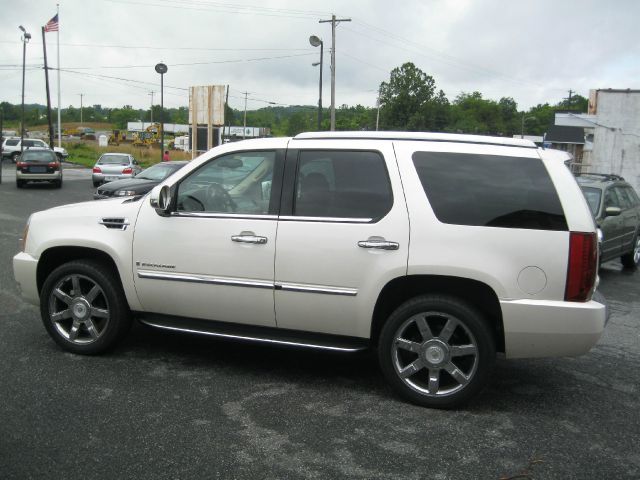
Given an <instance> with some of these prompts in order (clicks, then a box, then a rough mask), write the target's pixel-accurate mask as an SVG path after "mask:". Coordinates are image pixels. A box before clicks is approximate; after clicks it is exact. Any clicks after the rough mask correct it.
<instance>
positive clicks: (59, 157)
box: [56, 153, 63, 163]
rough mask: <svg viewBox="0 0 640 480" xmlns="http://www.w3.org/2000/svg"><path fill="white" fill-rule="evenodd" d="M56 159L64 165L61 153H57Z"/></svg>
mask: <svg viewBox="0 0 640 480" xmlns="http://www.w3.org/2000/svg"><path fill="white" fill-rule="evenodd" d="M56 157H58V161H59V162H60V163H62V160H63V157H62V154H61V153H56Z"/></svg>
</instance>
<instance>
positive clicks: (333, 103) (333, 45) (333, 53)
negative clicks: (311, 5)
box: [319, 15, 351, 131]
mask: <svg viewBox="0 0 640 480" xmlns="http://www.w3.org/2000/svg"><path fill="white" fill-rule="evenodd" d="M350 21H351V19H350V18H341V19H336V16H335V15H331V20H320V21H319V23H331V131H334V130H335V129H336V23H340V22H350Z"/></svg>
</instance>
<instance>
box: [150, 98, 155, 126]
mask: <svg viewBox="0 0 640 480" xmlns="http://www.w3.org/2000/svg"><path fill="white" fill-rule="evenodd" d="M154 93H155V92H154V91H153V90H151V92H149V95H151V108H150V109H149V113H150V114H151V120H149V122H150V123H153V94H154Z"/></svg>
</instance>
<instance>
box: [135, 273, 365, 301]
mask: <svg viewBox="0 0 640 480" xmlns="http://www.w3.org/2000/svg"><path fill="white" fill-rule="evenodd" d="M138 278H146V279H150V280H169V281H171V282H187V283H207V284H211V285H226V286H230V287H249V288H269V289H272V290H273V289H275V290H284V291H289V292H301V293H320V294H324V295H340V296H347V297H355V296H356V295H357V294H358V289H356V288H345V287H332V286H328V285H302V284H297V283H281V282H276V283H274V282H270V281H266V280H252V279H245V278H230V277H214V276H211V275H199V274H195V273H174V272H163V271H158V270H142V269H139V270H138Z"/></svg>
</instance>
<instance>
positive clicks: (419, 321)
mask: <svg viewBox="0 0 640 480" xmlns="http://www.w3.org/2000/svg"><path fill="white" fill-rule="evenodd" d="M495 354H496V347H495V339H494V337H493V334H492V332H491V330H490V329H489V328H488V326H487V324H486V322H485V321H484V319H483V317H482V316H481V315H480V313H478V312H477V311H476V310H475V309H474V308H473V307H471V306H470V305H468V304H466V303H465V302H463V301H462V300H459V299H457V298H455V297H450V296H444V295H423V296H419V297H415V298H413V299H411V300H409V301H407V302H405V303H404V304H402V305H401V306H400V307H399V308H398V309H397V310H396V311H395V312H393V313H392V314H391V316H390V317H389V319H388V320H387V322H386V323H385V325H384V327H383V329H382V332H381V335H380V341H379V346H378V357H379V361H380V366H381V368H382V372H383V373H384V375H385V377H386V379H387V381H388V382H389V383H390V384H391V386H392V387H393V388H394V390H395V391H396V392H397V393H398V394H399V395H400V396H402V397H403V398H405V399H407V400H409V401H410V402H413V403H416V404H418V405H422V406H426V407H435V408H455V407H458V406H460V405H462V404H464V403H466V402H467V401H469V400H470V399H471V398H472V397H473V396H474V395H476V394H477V393H478V392H479V391H480V390H481V389H482V387H484V385H485V384H486V382H487V380H488V377H489V373H490V371H491V369H492V368H493V364H494V362H495Z"/></svg>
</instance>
